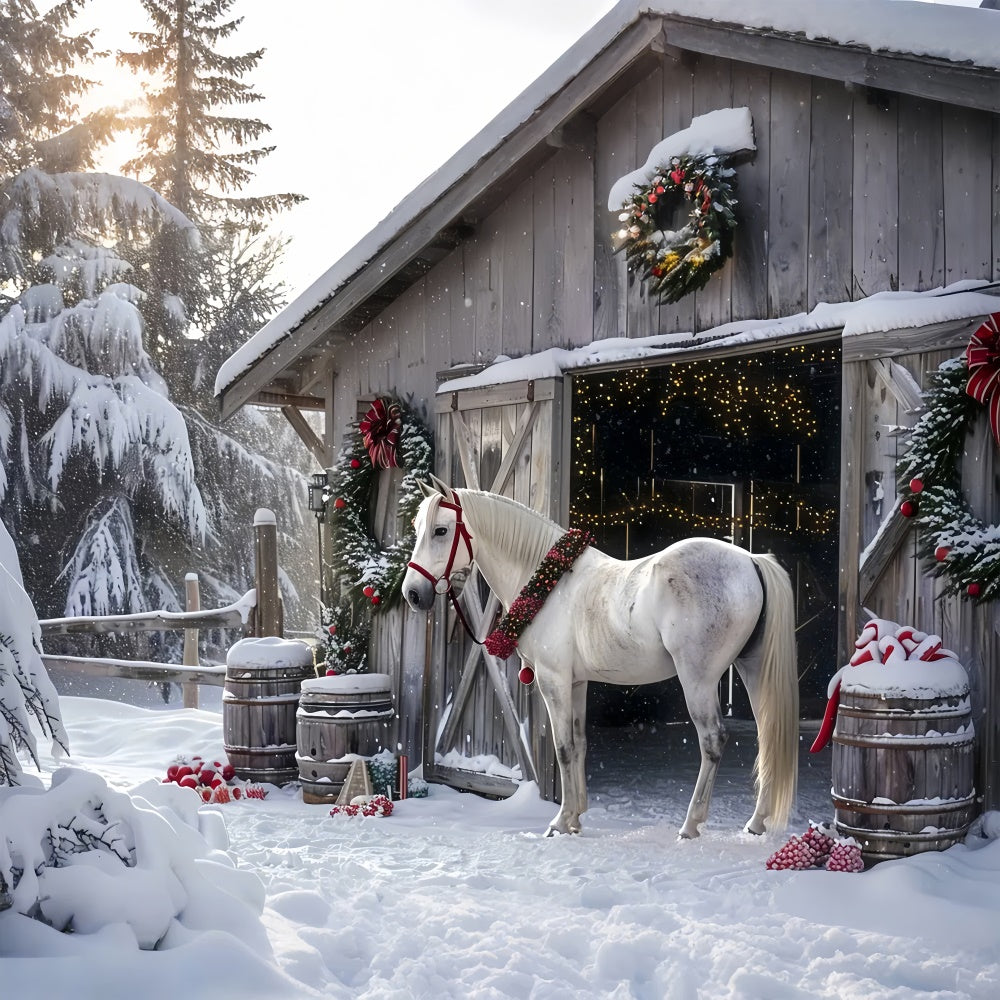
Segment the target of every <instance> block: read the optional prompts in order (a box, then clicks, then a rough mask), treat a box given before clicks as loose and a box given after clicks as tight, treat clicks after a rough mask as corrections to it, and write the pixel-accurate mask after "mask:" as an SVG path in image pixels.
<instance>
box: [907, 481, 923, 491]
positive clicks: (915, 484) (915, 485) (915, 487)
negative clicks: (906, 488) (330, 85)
mask: <svg viewBox="0 0 1000 1000" xmlns="http://www.w3.org/2000/svg"><path fill="white" fill-rule="evenodd" d="M923 488H924V481H923V480H922V479H911V480H910V491H911V492H912V493H920V492H921V491H922V490H923Z"/></svg>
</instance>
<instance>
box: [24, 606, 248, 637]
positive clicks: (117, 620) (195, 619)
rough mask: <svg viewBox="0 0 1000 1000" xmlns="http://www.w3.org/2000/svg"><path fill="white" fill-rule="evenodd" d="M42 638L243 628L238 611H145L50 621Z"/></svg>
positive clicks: (45, 622)
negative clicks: (191, 629)
mask: <svg viewBox="0 0 1000 1000" xmlns="http://www.w3.org/2000/svg"><path fill="white" fill-rule="evenodd" d="M38 624H39V625H40V626H41V629H42V635H43V636H46V635H80V634H83V633H103V632H163V631H167V630H170V629H189V628H198V629H206V628H243V627H244V625H245V622H244V621H243V616H242V614H241V612H240V611H239V610H238V609H236V608H223V609H219V610H216V611H193V612H187V611H143V612H140V613H138V614H134V615H103V616H100V617H96V618H46V619H43V620H42V621H40V622H39V623H38Z"/></svg>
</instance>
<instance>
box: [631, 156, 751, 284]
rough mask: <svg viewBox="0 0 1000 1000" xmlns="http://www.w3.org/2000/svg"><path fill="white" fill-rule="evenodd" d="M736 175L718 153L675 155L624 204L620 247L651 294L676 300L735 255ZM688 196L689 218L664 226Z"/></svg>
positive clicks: (706, 278) (705, 281)
mask: <svg viewBox="0 0 1000 1000" xmlns="http://www.w3.org/2000/svg"><path fill="white" fill-rule="evenodd" d="M735 175H736V171H735V170H733V169H732V168H731V167H727V166H725V165H724V163H723V161H722V160H721V159H720V158H719V157H718V156H675V157H673V158H672V159H671V161H670V163H669V165H665V166H661V167H658V168H657V170H656V172H655V174H654V175H653V179H652V180H651V181H650V182H649V184H647V185H646V186H645V187H641V186H639V185H636V190H635V192H634V193H633V194H632V195H631V197H630V198H629V199H628V201H626V202H625V203H624V204H623V205H622V211H621V214H620V215H619V216H618V221H619V222H622V223H623V224H624V225H623V226H622V228H621V229H619V230H618V233H617V237H618V239H619V240H620V241H621V247H619V249H624V251H625V258H626V260H627V261H628V263H629V267H630V268H631V270H633V271H635V272H637V273H638V274H639V277H640V280H642V281H647V282H649V290H650V293H651V294H652V295H655V296H658V297H659V298H660V299H662V300H663V301H664V302H677V301H678V300H679V299H681V298H683V297H684V296H685V295H687V294H688V293H689V292H694V291H697V290H698V289H699V288H703V287H704V286H705V285H706V284H708V279H709V278H710V277H711V276H712V274H713V273H714V272H715V271H718V270H719V268H720V267H722V266H723V264H725V263H726V261H727V260H728V259H729V257H730V256H732V252H733V230H734V229H735V228H736V215H735V213H734V211H733V208H734V206H735V205H736V197H735V189H734V184H733V181H732V178H733V177H735ZM684 202H690V204H691V211H690V215H689V216H688V221H687V224H686V225H684V226H682V227H681V228H680V229H678V230H677V231H676V232H673V231H669V230H664V228H663V227H664V225H665V224H667V223H669V222H670V219H671V215H672V213H673V211H674V209H675V208H676V207H677V205H678V203H680V204H683V203H684Z"/></svg>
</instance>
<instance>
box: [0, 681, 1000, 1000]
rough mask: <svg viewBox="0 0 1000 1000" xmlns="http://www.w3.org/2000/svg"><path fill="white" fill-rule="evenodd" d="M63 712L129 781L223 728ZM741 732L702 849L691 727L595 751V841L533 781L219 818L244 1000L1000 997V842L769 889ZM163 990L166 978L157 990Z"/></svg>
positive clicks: (279, 798) (86, 705) (214, 986)
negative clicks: (483, 794) (243, 937)
mask: <svg viewBox="0 0 1000 1000" xmlns="http://www.w3.org/2000/svg"><path fill="white" fill-rule="evenodd" d="M64 714H65V716H66V718H67V723H68V725H69V729H70V737H71V739H72V741H73V746H74V752H75V753H76V754H77V758H76V762H77V763H78V764H80V765H83V766H87V767H91V768H93V769H95V770H100V771H101V772H102V773H103V774H104V775H105V776H106V777H107V778H108V779H109V781H110V782H111V783H113V784H117V785H124V786H127V785H131V784H135V783H137V782H138V781H140V780H143V779H145V778H148V777H150V776H151V775H154V774H157V773H159V772H160V771H161V769H162V767H163V766H165V764H166V763H167V761H168V760H169V759H170V757H171V756H172V755H173V754H174V753H177V752H186V753H205V754H217V753H218V752H219V746H220V745H221V727H220V722H219V717H218V716H217V715H215V714H214V713H212V712H204V711H202V712H190V713H184V712H181V711H158V712H150V711H147V710H142V709H132V708H125V707H121V706H113V705H111V704H110V703H108V702H100V701H92V700H91V701H88V700H86V699H64ZM734 729H735V730H736V731H735V732H734V734H733V736H732V739H731V741H730V745H729V747H728V748H727V751H726V757H725V760H724V766H723V769H722V771H721V774H720V778H719V782H718V785H717V789H716V796H715V800H714V801H713V807H712V812H711V819H710V822H709V824H708V827H707V829H706V831H705V833H704V835H703V836H702V838H701V839H700V840H697V841H693V842H678V841H677V839H676V831H677V828H678V826H679V825H680V823H681V821H682V819H683V814H684V809H685V807H686V804H687V799H688V796H689V794H690V788H691V785H692V782H693V778H694V771H695V767H694V763H695V761H694V753H693V747H692V745H691V743H690V733H691V729H690V727H689V726H686V725H671V726H663V727H660V731H659V732H651V731H649V730H645V731H641V730H639V729H638V728H636V727H633V728H629V729H624V730H608V731H605V732H603V733H601V734H599V735H598V738H597V740H596V741H595V742H596V743H597V746H598V749H597V751H596V752H595V754H594V756H593V760H592V767H591V774H592V776H591V782H590V784H591V803H592V804H591V809H590V811H589V812H588V813H587V814H586V815H585V817H584V833H583V835H582V836H579V837H561V838H555V839H545V838H543V837H541V836H540V835H539V834H540V831H542V830H543V829H544V828H545V826H546V824H547V822H548V820H549V819H550V818H551V816H552V814H553V812H554V806H553V805H552V804H551V803H546V802H541V801H540V800H539V799H538V798H537V795H536V793H535V791H534V788H533V787H531V786H528V787H525V788H523V789H522V790H521V791H520V792H519V793H518V794H517V795H516V796H514V797H513V798H512V799H509V800H507V801H505V802H491V801H487V800H484V799H481V798H479V797H477V796H473V795H461V794H458V793H456V792H453V791H451V790H450V789H445V788H441V787H438V786H432V790H431V796H430V797H429V798H428V799H424V800H420V799H411V800H408V801H406V802H403V803H398V804H397V807H396V811H395V814H394V815H393V816H392V817H390V818H387V819H367V820H359V819H347V818H340V817H338V818H331V817H329V816H328V815H327V812H328V810H327V809H326V808H325V807H322V806H306V805H303V803H302V802H301V801H300V799H299V798H298V795H297V793H296V791H295V790H294V788H289V789H285V790H280V791H279V790H276V791H273V792H272V793H271V794H270V795H269V796H268V798H267V799H266V800H265V801H264V802H253V803H250V802H243V803H232V804H230V805H227V806H225V807H222V809H223V811H224V813H225V815H226V817H227V822H228V827H229V835H230V838H231V844H232V850H233V852H234V853H235V854H236V855H237V856H238V857H239V858H240V859H241V865H243V866H250V867H252V868H253V869H254V870H255V871H256V872H257V874H258V875H259V876H260V878H261V879H262V881H263V882H264V885H265V887H266V904H265V910H264V921H265V925H266V927H267V930H268V933H269V935H270V938H271V941H272V945H273V948H274V953H275V954H274V959H273V962H269V963H268V968H267V969H264V970H262V972H263V973H266V974H262V975H261V977H260V980H259V982H258V984H257V989H256V990H254V989H250V990H249V991H248V990H247V989H246V984H245V983H241V987H240V990H239V995H240V996H247V995H259V996H270V997H283V998H295V997H299V996H302V997H306V996H326V997H365V998H379V1000H383V998H400V1000H403V998H406V1000H413V998H434V1000H445V998H452V997H454V998H467V997H475V998H506V997H517V998H546V1000H554V998H584V997H613V998H637V1000H646V998H649V1000H652V998H667V997H669V998H698V997H708V996H711V997H712V998H713V1000H725V998H749V1000H785V998H802V1000H806V998H810V1000H813V998H818V997H830V998H837V1000H855V998H856V1000H881V998H886V1000H888V998H892V1000H903V998H917V997H920V998H939V1000H945V998H949V1000H950V998H975V1000H980V998H981V1000H987V998H989V1000H992V998H994V997H996V996H1000V930H998V929H997V928H998V926H1000V922H998V917H1000V850H998V849H997V848H1000V842H994V843H992V844H991V845H990V846H989V847H987V848H983V849H982V850H978V851H969V850H967V849H965V848H958V849H955V850H953V851H951V852H949V853H948V854H947V855H935V856H933V857H930V858H928V857H926V856H925V857H924V858H921V859H915V860H912V859H911V860H910V861H908V862H903V863H890V864H885V865H882V866H881V867H880V868H878V869H876V870H874V871H872V872H868V873H865V874H864V875H860V876H858V875H841V874H833V873H827V872H818V871H817V872H806V873H788V872H767V871H765V870H764V860H765V859H766V857H767V856H768V855H769V854H770V853H771V852H772V851H773V850H774V849H775V848H776V847H777V846H778V845H779V844H780V843H782V842H783V840H784V837H778V836H777V835H768V836H766V837H764V838H755V837H751V836H750V835H747V834H744V833H742V832H740V830H741V826H742V824H743V822H745V820H746V819H747V817H748V816H749V813H750V811H751V794H750V764H751V761H752V756H753V750H754V748H753V735H752V730H751V729H749V728H747V727H746V725H745V724H737V725H736V726H734ZM811 738H812V734H811V733H804V734H803V764H802V771H801V775H802V777H801V787H800V796H799V804H798V807H797V810H796V813H795V816H794V821H793V826H794V829H795V830H797V831H800V832H801V830H802V829H804V828H805V826H806V823H807V820H808V819H810V818H814V819H829V818H830V816H831V806H830V804H829V803H830V800H829V784H830V776H829V756H828V754H829V751H827V752H826V753H824V754H823V755H819V756H817V757H812V758H810V757H809V755H808V754H807V753H806V749H807V747H808V744H809V742H810V741H811ZM685 740H686V741H687V742H686V743H685ZM671 759H672V760H673V761H674V764H673V766H672V767H668V765H667V764H666V763H665V762H666V761H667V760H671ZM640 760H641V761H642V770H641V773H640V772H639V771H638V769H637V767H636V765H637V763H638V762H639V761H640ZM661 764H662V766H661ZM157 957H158V956H157V955H148V954H146V955H143V956H140V957H139V959H137V962H138V964H139V965H140V966H141V965H142V961H143V960H145V959H149V960H155V959H156V958H157ZM2 964H3V963H2V962H0V966H2ZM261 964H262V965H263V961H262V963H261ZM275 964H276V965H277V967H278V968H279V969H280V973H281V976H280V979H282V980H283V982H277V983H276V979H278V977H276V976H275V975H274V965H275ZM149 968H153V966H152V965H150V966H149ZM199 978H200V981H201V982H202V984H203V986H204V989H205V992H200V991H199V985H198V983H199ZM199 978H194V979H192V988H191V990H190V991H186V994H187V1000H195V998H200V997H212V998H216V997H223V996H228V995H230V994H229V993H227V992H226V991H225V989H224V987H222V986H220V983H221V982H224V981H225V980H224V978H223V979H220V977H219V976H218V975H209V974H207V973H206V974H205V975H204V976H202V977H199ZM243 978H244V979H245V978H246V977H243ZM39 995H40V996H41V995H42V994H39ZM92 995H94V996H103V997H107V996H108V995H109V994H107V993H99V992H98V993H94V994H92ZM110 995H116V994H110ZM160 995H164V996H166V995H169V994H167V993H164V994H160V993H158V992H157V987H156V984H155V980H154V981H152V983H151V989H150V990H149V991H146V990H144V992H143V996H144V998H148V1000H152V998H153V997H156V996H160ZM232 995H236V993H235V991H234V993H233V994H232Z"/></svg>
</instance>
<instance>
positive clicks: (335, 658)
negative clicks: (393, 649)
mask: <svg viewBox="0 0 1000 1000" xmlns="http://www.w3.org/2000/svg"><path fill="white" fill-rule="evenodd" d="M319 620H320V628H319V630H318V631H317V633H316V634H317V635H318V636H319V638H320V640H321V642H322V644H323V646H322V648H323V659H324V661H325V663H326V672H327V673H334V674H360V673H363V672H364V670H365V668H366V667H367V665H368V640H369V639H370V638H371V634H372V626H371V622H370V621H369V618H368V614H367V612H366V611H365V609H364V608H363V607H361V606H360V602H358V601H352V600H351V599H350V597H348V596H346V595H345V596H343V597H341V599H340V601H339V603H337V604H335V605H333V606H332V607H325V606H324V607H323V608H321V609H320V619H319Z"/></svg>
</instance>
